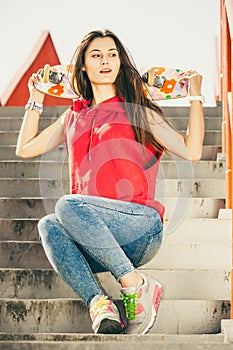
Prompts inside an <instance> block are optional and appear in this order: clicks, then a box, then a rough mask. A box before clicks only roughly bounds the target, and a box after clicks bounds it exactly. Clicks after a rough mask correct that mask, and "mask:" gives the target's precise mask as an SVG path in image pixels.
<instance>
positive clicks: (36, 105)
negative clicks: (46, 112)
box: [25, 101, 43, 114]
mask: <svg viewBox="0 0 233 350" xmlns="http://www.w3.org/2000/svg"><path fill="white" fill-rule="evenodd" d="M28 109H30V110H31V111H36V112H39V114H41V113H42V112H43V105H42V104H41V103H37V102H35V101H32V102H30V101H28V103H27V104H26V105H25V110H28Z"/></svg>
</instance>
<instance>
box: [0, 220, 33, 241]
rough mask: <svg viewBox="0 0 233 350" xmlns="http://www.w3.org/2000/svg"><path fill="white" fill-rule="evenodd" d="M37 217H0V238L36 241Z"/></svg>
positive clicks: (3, 239)
mask: <svg viewBox="0 0 233 350" xmlns="http://www.w3.org/2000/svg"><path fill="white" fill-rule="evenodd" d="M37 223H38V219H32V218H31V219H0V240H2V241H5V240H9V241H21V240H25V241H38V239H39V235H38V230H37Z"/></svg>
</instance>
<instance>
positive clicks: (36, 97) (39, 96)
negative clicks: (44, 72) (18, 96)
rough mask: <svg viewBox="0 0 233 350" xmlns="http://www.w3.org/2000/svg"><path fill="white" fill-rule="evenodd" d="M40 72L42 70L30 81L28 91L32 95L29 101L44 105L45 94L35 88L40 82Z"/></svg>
mask: <svg viewBox="0 0 233 350" xmlns="http://www.w3.org/2000/svg"><path fill="white" fill-rule="evenodd" d="M40 72H41V69H39V70H38V72H37V73H33V74H32V75H31V77H30V78H29V80H28V89H29V93H30V98H29V100H31V101H35V102H37V103H43V101H44V97H45V94H44V93H43V92H40V91H39V90H37V88H36V87H35V84H36V83H38V82H39V81H40V76H39V74H40Z"/></svg>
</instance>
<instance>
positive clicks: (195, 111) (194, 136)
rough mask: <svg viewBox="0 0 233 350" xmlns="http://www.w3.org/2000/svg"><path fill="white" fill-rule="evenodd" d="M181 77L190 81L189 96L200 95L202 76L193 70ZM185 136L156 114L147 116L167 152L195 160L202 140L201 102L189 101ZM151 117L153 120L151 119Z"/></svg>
mask: <svg viewBox="0 0 233 350" xmlns="http://www.w3.org/2000/svg"><path fill="white" fill-rule="evenodd" d="M182 79H188V80H189V81H190V85H189V94H190V96H201V83H202V76H201V75H200V74H198V73H197V72H194V71H189V72H185V73H183V75H182ZM190 103H191V106H190V111H189V121H188V128H187V132H186V136H185V137H183V136H182V135H181V134H179V133H178V132H176V131H175V130H174V129H173V128H172V127H170V126H169V125H168V124H167V123H166V122H165V121H163V120H162V118H161V117H160V116H158V115H156V116H155V117H154V116H153V117H151V118H149V122H150V127H151V131H152V133H153V135H154V137H155V138H156V140H157V141H158V142H159V143H160V144H161V145H162V146H163V147H164V148H165V149H166V150H167V151H169V152H171V153H174V154H176V155H178V156H179V157H182V158H184V159H189V160H191V161H196V160H199V159H200V158H201V155H202V145H203V140H204V133H205V127H204V114H203V107H202V102H200V101H197V100H194V101H191V102H190ZM152 119H153V120H152Z"/></svg>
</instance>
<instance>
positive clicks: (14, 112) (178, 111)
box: [0, 102, 222, 119]
mask: <svg viewBox="0 0 233 350" xmlns="http://www.w3.org/2000/svg"><path fill="white" fill-rule="evenodd" d="M69 106H70V105H69V104H67V106H51V107H48V106H45V107H44V111H43V114H42V115H41V118H48V117H56V118H57V117H58V116H60V115H61V114H62V113H63V112H64V111H65V110H66V109H67V108H68V107H69ZM162 109H163V112H164V114H165V116H166V117H170V118H173V117H176V116H179V117H181V118H187V117H188V113H189V107H180V106H175V107H174V106H171V107H169V106H163V107H162ZM23 115H24V107H8V106H7V107H2V106H1V107H0V117H10V118H12V119H14V118H16V119H18V118H20V117H23ZM204 115H205V117H220V116H221V115H222V104H221V102H220V103H217V105H216V106H214V107H206V106H205V107H204Z"/></svg>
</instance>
